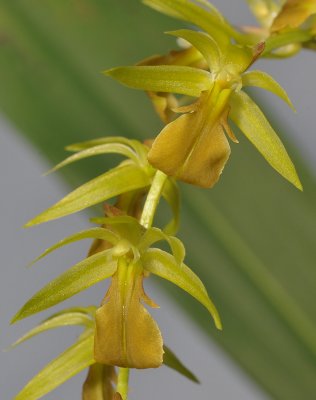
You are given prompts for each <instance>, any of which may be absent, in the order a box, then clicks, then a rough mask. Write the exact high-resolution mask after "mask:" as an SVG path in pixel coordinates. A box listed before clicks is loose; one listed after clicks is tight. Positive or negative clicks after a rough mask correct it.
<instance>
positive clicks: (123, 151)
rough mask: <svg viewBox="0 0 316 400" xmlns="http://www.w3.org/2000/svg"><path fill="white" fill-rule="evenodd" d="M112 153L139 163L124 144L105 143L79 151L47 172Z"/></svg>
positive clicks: (132, 152) (134, 154)
mask: <svg viewBox="0 0 316 400" xmlns="http://www.w3.org/2000/svg"><path fill="white" fill-rule="evenodd" d="M113 153H114V154H120V155H122V156H124V157H127V158H130V159H131V160H133V161H134V162H135V164H138V162H139V161H138V157H137V154H136V153H135V152H134V151H133V150H132V149H131V148H130V147H128V146H126V145H125V144H121V143H106V144H100V145H98V146H94V147H90V148H88V149H85V150H82V151H79V152H77V153H76V154H73V155H72V156H70V157H67V158H66V159H65V160H64V161H62V162H60V163H59V164H57V165H56V166H55V167H54V168H52V169H51V170H50V171H49V172H54V171H57V170H59V169H60V168H63V167H65V166H66V165H69V164H71V163H74V162H77V161H79V160H82V159H84V158H88V157H93V156H98V155H101V154H113Z"/></svg>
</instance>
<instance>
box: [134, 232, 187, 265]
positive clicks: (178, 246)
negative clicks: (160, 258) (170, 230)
mask: <svg viewBox="0 0 316 400" xmlns="http://www.w3.org/2000/svg"><path fill="white" fill-rule="evenodd" d="M161 240H164V241H166V242H167V243H168V244H169V246H170V249H171V251H172V254H173V256H174V258H175V260H176V261H177V263H178V264H179V265H181V264H182V262H183V260H184V257H185V248H184V245H183V243H182V242H181V240H179V239H178V238H176V237H175V236H170V235H167V234H166V233H164V232H163V231H162V230H161V229H159V228H149V229H148V230H147V231H146V232H145V233H144V235H143V237H142V238H141V240H140V243H139V249H140V252H143V251H145V250H147V249H148V248H149V247H151V246H152V245H153V244H154V243H156V242H159V241H161Z"/></svg>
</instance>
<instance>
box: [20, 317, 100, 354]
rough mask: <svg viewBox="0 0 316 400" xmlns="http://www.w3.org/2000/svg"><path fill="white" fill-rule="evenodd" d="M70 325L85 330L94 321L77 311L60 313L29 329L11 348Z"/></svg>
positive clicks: (92, 324)
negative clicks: (51, 330)
mask: <svg viewBox="0 0 316 400" xmlns="http://www.w3.org/2000/svg"><path fill="white" fill-rule="evenodd" d="M72 325H82V326H83V327H86V328H93V327H94V321H93V320H92V318H91V316H89V315H88V314H87V313H83V312H79V311H70V310H67V311H61V312H59V313H57V314H55V315H53V316H51V317H49V318H47V319H46V320H45V321H43V322H41V323H40V324H39V325H37V326H36V327H35V328H33V329H31V330H30V331H29V332H27V333H26V334H25V335H23V336H22V337H21V338H20V339H18V340H17V341H16V342H15V343H13V345H12V347H15V346H17V345H19V344H21V343H23V342H25V341H26V340H28V339H31V338H32V337H33V336H36V335H38V334H40V333H42V332H45V331H48V330H50V329H56V328H60V327H62V326H72Z"/></svg>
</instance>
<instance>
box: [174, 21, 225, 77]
mask: <svg viewBox="0 0 316 400" xmlns="http://www.w3.org/2000/svg"><path fill="white" fill-rule="evenodd" d="M167 33H168V34H169V35H173V36H177V37H180V38H182V39H185V40H187V41H188V42H190V43H191V44H192V46H194V47H195V48H196V49H197V50H198V51H199V52H200V53H201V54H202V55H203V57H204V58H205V60H206V62H207V64H208V66H209V68H210V69H211V71H217V70H218V69H219V66H220V62H221V51H220V49H219V47H218V45H217V43H216V42H215V40H214V39H213V38H212V37H211V36H209V35H207V34H206V33H203V32H196V31H192V30H189V29H180V30H178V31H172V32H167Z"/></svg>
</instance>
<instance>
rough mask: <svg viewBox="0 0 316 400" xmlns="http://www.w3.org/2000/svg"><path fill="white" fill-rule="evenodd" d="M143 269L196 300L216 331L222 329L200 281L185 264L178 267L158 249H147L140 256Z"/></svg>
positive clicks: (172, 258) (173, 260) (171, 258)
mask: <svg viewBox="0 0 316 400" xmlns="http://www.w3.org/2000/svg"><path fill="white" fill-rule="evenodd" d="M142 263H143V266H144V269H145V270H147V271H149V272H151V273H153V274H155V275H158V276H160V277H161V278H164V279H167V280H168V281H170V282H172V283H174V284H175V285H177V286H179V287H180V288H181V289H183V290H185V291H186V292H187V293H189V294H190V295H191V296H192V297H194V298H195V299H196V300H198V301H199V302H200V303H201V304H203V305H204V307H206V308H207V310H208V311H209V312H210V314H211V315H212V317H213V319H214V322H215V325H216V327H217V329H222V324H221V320H220V317H219V315H218V312H217V310H216V308H215V306H214V304H213V302H212V301H211V299H210V298H209V297H208V294H207V291H206V289H205V287H204V285H203V283H202V282H201V280H200V279H199V278H198V277H197V276H196V275H195V273H194V272H193V271H191V269H190V268H188V267H187V266H186V265H185V264H182V266H181V267H179V265H178V263H177V262H176V261H175V259H174V257H172V256H171V255H170V254H168V253H166V252H165V251H162V250H159V249H149V250H147V251H146V252H145V253H144V254H143V256H142Z"/></svg>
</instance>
